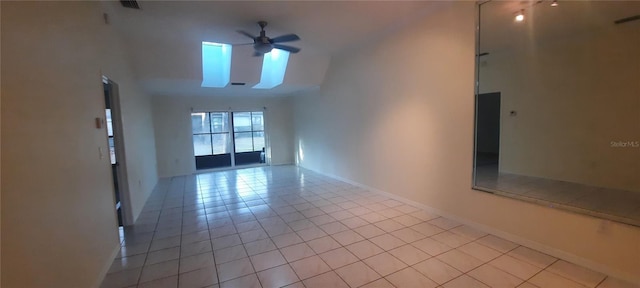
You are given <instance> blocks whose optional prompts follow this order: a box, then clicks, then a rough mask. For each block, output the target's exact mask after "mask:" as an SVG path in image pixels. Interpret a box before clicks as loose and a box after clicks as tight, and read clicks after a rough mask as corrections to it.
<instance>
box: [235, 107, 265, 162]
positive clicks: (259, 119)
mask: <svg viewBox="0 0 640 288" xmlns="http://www.w3.org/2000/svg"><path fill="white" fill-rule="evenodd" d="M233 135H234V141H235V148H236V149H235V150H236V151H235V152H236V153H242V152H259V151H262V149H264V147H265V141H264V138H265V137H264V114H263V112H234V113H233Z"/></svg>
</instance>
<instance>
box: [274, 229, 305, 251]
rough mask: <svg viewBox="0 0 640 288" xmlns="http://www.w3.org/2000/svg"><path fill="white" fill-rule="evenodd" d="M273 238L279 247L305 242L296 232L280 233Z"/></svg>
mask: <svg viewBox="0 0 640 288" xmlns="http://www.w3.org/2000/svg"><path fill="white" fill-rule="evenodd" d="M271 240H273V243H274V244H276V247H278V248H283V247H287V246H291V245H293V244H298V243H302V242H304V241H303V240H302V238H300V236H298V234H296V233H287V234H282V235H278V236H275V237H273V238H271Z"/></svg>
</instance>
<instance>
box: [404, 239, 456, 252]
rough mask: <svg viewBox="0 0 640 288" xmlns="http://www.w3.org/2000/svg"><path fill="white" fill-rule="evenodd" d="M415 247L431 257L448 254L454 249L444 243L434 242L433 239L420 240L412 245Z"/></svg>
mask: <svg viewBox="0 0 640 288" xmlns="http://www.w3.org/2000/svg"><path fill="white" fill-rule="evenodd" d="M411 245H413V246H414V247H416V248H418V249H420V250H422V251H424V252H426V253H427V254H429V255H431V256H436V255H440V254H442V253H444V252H447V251H449V250H451V249H453V248H451V247H450V246H447V245H445V244H443V243H442V242H439V241H436V240H433V239H431V238H425V239H422V240H418V241H416V242H413V243H411Z"/></svg>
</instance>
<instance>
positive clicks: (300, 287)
mask: <svg viewBox="0 0 640 288" xmlns="http://www.w3.org/2000/svg"><path fill="white" fill-rule="evenodd" d="M282 288H306V287H304V284H302V281H299V282H296V283H293V284H289V285H287V286H284V287H282Z"/></svg>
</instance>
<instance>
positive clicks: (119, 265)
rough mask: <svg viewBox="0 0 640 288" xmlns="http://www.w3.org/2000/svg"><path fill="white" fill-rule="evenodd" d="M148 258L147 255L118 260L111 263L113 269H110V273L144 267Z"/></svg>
mask: <svg viewBox="0 0 640 288" xmlns="http://www.w3.org/2000/svg"><path fill="white" fill-rule="evenodd" d="M146 258H147V255H146V254H139V255H134V256H130V257H123V258H116V259H114V260H113V262H112V263H111V267H110V268H109V273H114V272H119V271H122V270H127V269H134V268H138V267H142V265H144V261H145V259H146Z"/></svg>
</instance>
